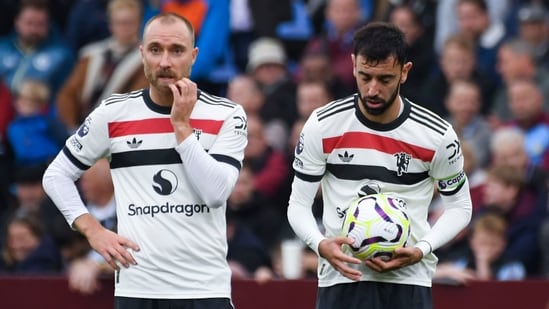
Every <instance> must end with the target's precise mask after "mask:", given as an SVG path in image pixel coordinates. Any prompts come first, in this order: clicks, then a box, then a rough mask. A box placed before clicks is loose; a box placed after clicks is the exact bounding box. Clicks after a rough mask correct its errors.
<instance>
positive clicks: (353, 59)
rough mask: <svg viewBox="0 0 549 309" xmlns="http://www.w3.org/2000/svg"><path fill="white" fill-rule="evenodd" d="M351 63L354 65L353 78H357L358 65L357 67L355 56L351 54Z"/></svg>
mask: <svg viewBox="0 0 549 309" xmlns="http://www.w3.org/2000/svg"><path fill="white" fill-rule="evenodd" d="M351 61H352V63H353V76H354V77H355V78H356V65H355V62H356V57H355V54H351Z"/></svg>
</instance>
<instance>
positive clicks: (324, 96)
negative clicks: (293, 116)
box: [297, 81, 334, 119]
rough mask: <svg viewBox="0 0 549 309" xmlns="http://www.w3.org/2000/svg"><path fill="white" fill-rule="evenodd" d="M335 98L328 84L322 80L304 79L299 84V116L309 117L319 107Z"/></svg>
mask: <svg viewBox="0 0 549 309" xmlns="http://www.w3.org/2000/svg"><path fill="white" fill-rule="evenodd" d="M333 99H334V98H333V96H332V93H331V92H330V89H329V88H328V85H326V83H324V82H321V81H316V82H314V81H311V82H306V81H303V82H301V83H299V84H298V85H297V112H298V115H299V118H301V119H307V118H309V116H310V115H311V113H312V112H313V110H315V109H316V108H318V107H321V106H324V105H326V104H328V102H330V101H332V100H333Z"/></svg>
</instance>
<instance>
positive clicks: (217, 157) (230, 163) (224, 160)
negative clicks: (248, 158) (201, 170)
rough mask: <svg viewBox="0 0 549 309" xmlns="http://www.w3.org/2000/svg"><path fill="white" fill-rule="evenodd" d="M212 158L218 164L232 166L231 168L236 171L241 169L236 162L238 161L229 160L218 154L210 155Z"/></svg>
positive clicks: (227, 157)
mask: <svg viewBox="0 0 549 309" xmlns="http://www.w3.org/2000/svg"><path fill="white" fill-rule="evenodd" d="M212 158H214V159H216V160H217V161H219V162H223V163H227V164H229V165H232V166H234V167H236V168H237V169H238V170H240V168H242V166H241V165H240V162H238V160H237V159H235V158H231V157H229V156H225V155H220V154H212Z"/></svg>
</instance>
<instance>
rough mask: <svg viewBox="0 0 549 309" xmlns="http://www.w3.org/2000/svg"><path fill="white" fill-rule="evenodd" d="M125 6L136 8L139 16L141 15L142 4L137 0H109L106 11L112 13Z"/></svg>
mask: <svg viewBox="0 0 549 309" xmlns="http://www.w3.org/2000/svg"><path fill="white" fill-rule="evenodd" d="M126 8H129V9H134V10H136V11H137V12H138V13H139V16H142V15H143V6H142V5H141V2H139V1H137V0H111V1H109V5H108V7H107V12H108V14H109V15H112V14H113V13H114V12H116V11H118V10H120V9H126Z"/></svg>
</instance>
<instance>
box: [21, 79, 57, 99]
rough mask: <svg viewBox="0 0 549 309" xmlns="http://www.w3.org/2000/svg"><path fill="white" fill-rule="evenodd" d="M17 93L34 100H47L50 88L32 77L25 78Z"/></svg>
mask: <svg viewBox="0 0 549 309" xmlns="http://www.w3.org/2000/svg"><path fill="white" fill-rule="evenodd" d="M17 95H18V96H20V97H25V98H27V99H30V100H32V101H36V102H47V101H49V100H50V95H51V92H50V88H49V87H48V85H46V84H45V83H44V82H42V81H39V80H34V79H27V80H25V81H23V82H22V83H21V85H20V86H19V90H18V92H17Z"/></svg>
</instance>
